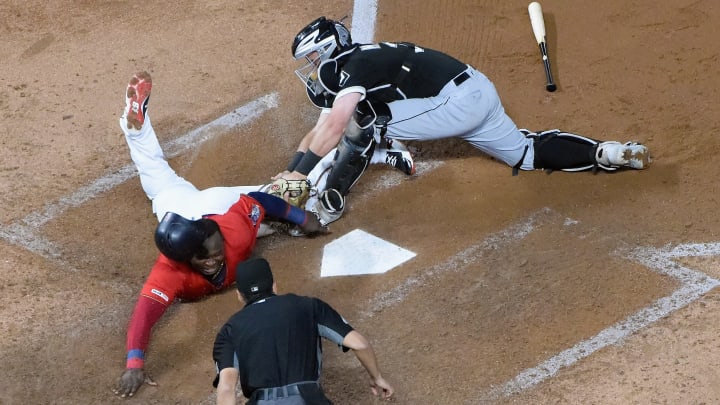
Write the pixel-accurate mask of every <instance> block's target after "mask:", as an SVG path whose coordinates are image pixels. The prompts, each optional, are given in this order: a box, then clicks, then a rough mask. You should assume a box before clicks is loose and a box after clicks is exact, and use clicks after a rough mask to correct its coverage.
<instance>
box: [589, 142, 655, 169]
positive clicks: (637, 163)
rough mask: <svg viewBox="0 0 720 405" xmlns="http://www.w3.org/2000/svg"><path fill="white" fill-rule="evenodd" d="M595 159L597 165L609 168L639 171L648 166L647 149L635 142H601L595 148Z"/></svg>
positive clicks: (648, 155) (648, 156) (648, 154)
mask: <svg viewBox="0 0 720 405" xmlns="http://www.w3.org/2000/svg"><path fill="white" fill-rule="evenodd" d="M595 159H596V160H597V162H598V163H599V164H601V165H605V166H611V167H629V168H632V169H638V170H640V169H647V168H648V166H650V153H649V151H648V148H647V147H646V146H645V145H642V144H639V143H637V142H626V143H620V142H617V141H608V142H602V143H600V144H599V145H598V147H597V151H596V152H595Z"/></svg>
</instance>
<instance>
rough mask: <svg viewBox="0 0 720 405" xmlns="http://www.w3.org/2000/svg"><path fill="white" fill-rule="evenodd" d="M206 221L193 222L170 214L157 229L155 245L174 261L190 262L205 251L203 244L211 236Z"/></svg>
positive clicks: (166, 215)
mask: <svg viewBox="0 0 720 405" xmlns="http://www.w3.org/2000/svg"><path fill="white" fill-rule="evenodd" d="M204 221H206V220H202V219H201V220H197V221H192V220H189V219H187V218H184V217H182V216H180V215H178V214H176V213H174V212H168V213H166V214H165V216H164V217H163V219H162V220H161V221H160V223H159V224H158V226H157V228H155V245H157V248H158V249H159V250H160V252H161V253H162V254H164V255H165V256H167V257H168V258H170V259H172V260H175V261H179V262H185V263H187V262H190V259H192V258H193V256H194V255H195V254H202V252H203V251H205V247H204V246H203V243H204V242H205V239H207V238H208V236H210V235H208V231H209V230H208V229H207V227H206V226H205V223H204Z"/></svg>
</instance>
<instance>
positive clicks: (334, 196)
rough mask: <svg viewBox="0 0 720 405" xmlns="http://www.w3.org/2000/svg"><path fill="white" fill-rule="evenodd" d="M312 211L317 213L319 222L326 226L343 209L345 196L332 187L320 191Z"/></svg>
mask: <svg viewBox="0 0 720 405" xmlns="http://www.w3.org/2000/svg"><path fill="white" fill-rule="evenodd" d="M312 211H313V212H314V213H316V214H317V216H318V219H319V220H320V224H321V225H323V226H327V225H328V224H329V223H331V222H333V221H337V220H338V219H339V218H340V217H341V216H342V214H343V212H344V211H345V197H344V196H343V195H342V194H340V192H339V191H338V190H336V189H334V188H329V189H326V190H325V191H323V192H322V193H320V195H319V196H318V200H317V202H316V203H315V206H314V207H313V209H312Z"/></svg>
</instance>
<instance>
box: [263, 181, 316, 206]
mask: <svg viewBox="0 0 720 405" xmlns="http://www.w3.org/2000/svg"><path fill="white" fill-rule="evenodd" d="M310 188H311V186H310V182H309V181H307V180H285V179H277V180H275V181H273V182H272V183H270V184H268V186H267V188H266V189H265V190H263V191H265V192H266V193H268V194H271V195H274V196H276V197H280V198H282V199H283V200H285V201H287V202H288V203H290V204H291V205H294V206H296V207H298V208H302V209H305V203H306V202H307V200H308V198H310Z"/></svg>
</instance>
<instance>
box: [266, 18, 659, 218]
mask: <svg viewBox="0 0 720 405" xmlns="http://www.w3.org/2000/svg"><path fill="white" fill-rule="evenodd" d="M292 54H293V57H294V58H295V59H296V60H301V61H302V65H301V67H300V68H299V69H297V70H296V71H295V73H296V74H297V76H298V77H299V78H300V80H301V81H302V82H303V85H304V86H305V87H306V90H307V94H308V97H309V98H310V100H311V102H312V103H313V104H315V105H316V106H318V107H320V108H321V109H322V112H321V114H320V117H319V119H318V121H317V123H316V125H315V127H314V128H312V129H311V130H310V132H308V133H307V134H306V135H305V136H304V137H303V139H302V140H301V141H300V145H299V146H298V149H297V152H296V153H295V155H294V156H293V158H292V159H291V162H290V164H289V165H288V167H287V170H285V171H284V172H281V173H279V174H278V175H276V176H275V177H274V178H276V179H277V178H284V179H292V180H299V179H307V175H308V173H309V172H310V170H311V169H312V168H313V167H314V166H315V165H316V163H317V162H318V161H319V160H320V159H321V157H323V156H325V155H326V154H327V153H328V152H329V151H330V150H331V149H332V148H333V147H336V146H337V152H336V153H335V158H334V162H333V165H332V169H331V170H330V173H329V174H328V177H327V185H326V188H325V190H323V191H322V192H321V193H320V195H319V196H318V202H317V203H316V204H315V205H314V206H312V207H311V209H312V210H313V211H316V212H317V213H318V215H319V216H320V218H321V222H322V223H323V224H328V223H330V222H332V221H335V220H336V219H338V218H339V217H340V216H341V215H342V213H343V211H344V208H345V197H346V195H347V193H348V191H349V190H350V188H351V187H352V186H353V185H354V184H355V182H357V181H358V179H359V178H360V176H361V175H362V173H363V172H364V171H365V168H366V167H367V164H368V160H369V157H370V156H372V153H371V152H372V150H373V148H374V146H375V144H376V143H378V142H379V141H382V140H390V141H397V140H401V141H406V140H416V141H424V140H433V139H444V138H450V137H457V138H461V139H464V140H465V141H467V142H469V143H470V144H471V145H472V146H474V147H476V148H478V149H480V150H481V151H483V152H484V153H487V154H488V155H490V156H492V157H494V158H496V159H498V160H500V161H502V162H504V163H505V164H507V165H508V166H510V167H512V168H513V174H517V172H518V170H535V169H546V170H564V171H584V170H593V171H595V170H597V169H602V170H606V171H615V170H617V169H618V168H632V169H644V168H646V167H648V165H649V163H650V156H649V152H648V149H647V147H645V146H644V145H641V144H639V143H637V142H626V143H621V142H617V141H599V140H596V139H592V138H588V137H586V136H582V135H579V134H574V133H570V132H565V131H561V130H557V129H553V130H549V131H542V132H532V131H529V130H526V129H518V127H517V126H516V125H515V123H514V122H513V121H512V119H510V117H508V116H507V115H506V113H505V111H504V108H503V106H502V103H501V101H500V98H499V96H498V93H497V91H496V90H495V87H494V85H493V83H492V82H491V81H490V80H489V79H488V78H487V77H486V76H485V75H484V74H482V73H481V72H479V71H478V70H476V69H474V68H473V67H472V66H470V65H467V64H465V63H462V62H460V61H459V60H457V59H455V58H453V57H451V56H449V55H447V54H445V53H442V52H439V51H436V50H433V49H428V48H424V47H421V46H418V45H415V44H412V43H407V42H382V43H374V44H356V43H353V42H352V38H351V36H350V31H348V29H347V28H346V27H345V25H343V24H342V23H341V22H339V21H333V20H329V19H326V18H325V17H320V18H318V19H316V20H315V21H313V22H311V23H310V24H308V25H307V26H306V27H304V28H303V29H302V30H301V31H300V32H299V33H298V34H297V36H296V37H295V39H294V41H293V44H292Z"/></svg>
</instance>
